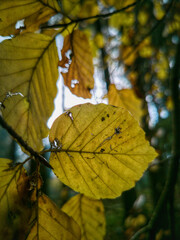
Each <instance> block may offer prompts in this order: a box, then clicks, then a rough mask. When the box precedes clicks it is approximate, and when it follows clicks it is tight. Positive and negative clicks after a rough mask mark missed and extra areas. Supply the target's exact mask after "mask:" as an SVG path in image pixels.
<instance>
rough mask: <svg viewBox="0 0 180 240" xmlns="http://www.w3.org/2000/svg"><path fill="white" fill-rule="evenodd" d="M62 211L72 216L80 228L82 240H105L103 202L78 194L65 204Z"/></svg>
mask: <svg viewBox="0 0 180 240" xmlns="http://www.w3.org/2000/svg"><path fill="white" fill-rule="evenodd" d="M62 211H64V212H65V213H67V214H68V215H69V216H72V218H73V219H74V220H75V221H76V222H77V223H78V225H79V226H80V228H81V233H82V235H81V240H93V239H96V240H103V239H104V235H105V225H106V221H105V215H104V206H103V203H102V201H101V200H93V199H90V198H87V197H86V196H83V195H81V194H78V195H76V196H75V197H73V198H71V199H70V200H69V201H68V202H67V203H65V205H64V206H63V207H62Z"/></svg>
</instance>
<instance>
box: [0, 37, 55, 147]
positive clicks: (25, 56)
mask: <svg viewBox="0 0 180 240" xmlns="http://www.w3.org/2000/svg"><path fill="white" fill-rule="evenodd" d="M0 52H1V56H0V101H2V100H3V99H4V98H5V96H6V94H7V92H11V93H18V94H17V95H15V96H14V95H13V96H12V97H9V98H8V99H7V100H6V101H5V103H4V105H5V109H3V110H2V112H3V117H4V119H5V121H7V123H8V124H9V125H10V126H11V127H12V128H13V129H14V130H15V131H16V132H17V133H18V134H19V135H20V136H21V137H22V138H23V139H24V141H26V142H27V144H29V145H30V146H31V147H33V148H34V150H37V151H38V150H41V149H42V147H43V145H42V138H44V137H46V136H47V135H48V128H47V125H46V122H47V120H48V118H49V117H50V116H51V114H52V111H53V108H54V104H53V100H54V98H55V96H56V92H57V89H56V80H57V79H58V69H57V65H58V53H57V49H56V43H55V40H54V39H52V38H50V37H48V36H45V35H41V34H35V33H25V34H22V35H20V36H17V37H16V38H13V39H11V40H6V41H3V42H2V43H1V44H0Z"/></svg>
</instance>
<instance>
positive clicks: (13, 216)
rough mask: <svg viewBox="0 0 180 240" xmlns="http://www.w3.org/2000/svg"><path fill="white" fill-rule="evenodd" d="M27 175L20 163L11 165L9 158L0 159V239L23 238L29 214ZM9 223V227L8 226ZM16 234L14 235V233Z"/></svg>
mask: <svg viewBox="0 0 180 240" xmlns="http://www.w3.org/2000/svg"><path fill="white" fill-rule="evenodd" d="M28 192H29V190H28V177H27V175H26V173H25V170H24V169H23V167H22V165H20V164H18V165H17V166H16V167H12V161H11V160H9V159H3V158H1V159H0V222H1V224H0V235H1V238H2V239H6V240H8V239H9V240H11V239H14V237H15V236H16V237H18V239H24V238H25V234H26V231H27V229H28V222H29V219H30V216H31V212H30V210H31V209H30V205H28V204H27V203H28V200H27V198H26V200H27V201H26V202H25V201H24V198H25V196H26V197H27V194H28ZM9 225H10V226H11V227H9ZM14 234H16V235H14Z"/></svg>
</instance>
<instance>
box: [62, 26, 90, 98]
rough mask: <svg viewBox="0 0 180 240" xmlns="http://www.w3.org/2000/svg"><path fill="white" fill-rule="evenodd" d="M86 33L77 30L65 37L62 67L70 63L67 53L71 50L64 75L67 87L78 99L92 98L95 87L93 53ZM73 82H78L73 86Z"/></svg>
mask: <svg viewBox="0 0 180 240" xmlns="http://www.w3.org/2000/svg"><path fill="white" fill-rule="evenodd" d="M90 49H91V48H90V45H89V42H88V39H87V36H86V34H85V33H83V32H81V31H80V30H75V31H73V32H72V33H71V34H69V35H68V36H66V37H65V39H64V46H63V49H62V60H61V61H60V62H59V66H60V67H65V64H67V63H68V62H69V60H68V58H67V56H66V53H67V52H68V51H69V50H71V55H70V56H71V57H70V58H71V59H70V60H71V63H70V66H69V69H68V72H66V73H62V75H63V78H64V83H65V85H66V86H67V87H68V88H69V89H70V90H71V92H72V93H73V94H75V95H77V96H78V97H83V98H90V97H91V94H90V90H91V89H93V87H94V78H93V74H94V68H93V62H92V53H91V50H90ZM73 81H76V82H75V84H73Z"/></svg>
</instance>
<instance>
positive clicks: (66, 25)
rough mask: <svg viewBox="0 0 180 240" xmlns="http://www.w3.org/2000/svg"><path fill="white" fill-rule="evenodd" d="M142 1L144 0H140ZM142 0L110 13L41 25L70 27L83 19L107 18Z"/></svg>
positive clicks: (45, 27) (44, 27)
mask: <svg viewBox="0 0 180 240" xmlns="http://www.w3.org/2000/svg"><path fill="white" fill-rule="evenodd" d="M140 1H142V0H140ZM140 1H136V2H134V3H131V4H129V5H127V6H126V7H123V8H121V9H117V10H115V11H113V12H110V13H106V14H98V15H95V16H90V17H84V18H78V19H72V20H71V21H70V22H69V23H62V24H54V25H51V26H43V25H42V26H41V29H47V28H62V27H68V26H69V25H72V24H74V23H79V22H82V21H86V20H90V19H98V18H107V17H110V16H112V15H114V14H117V13H120V12H123V11H125V10H127V9H129V8H131V7H134V6H135V5H136V4H137V3H139V2H140Z"/></svg>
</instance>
